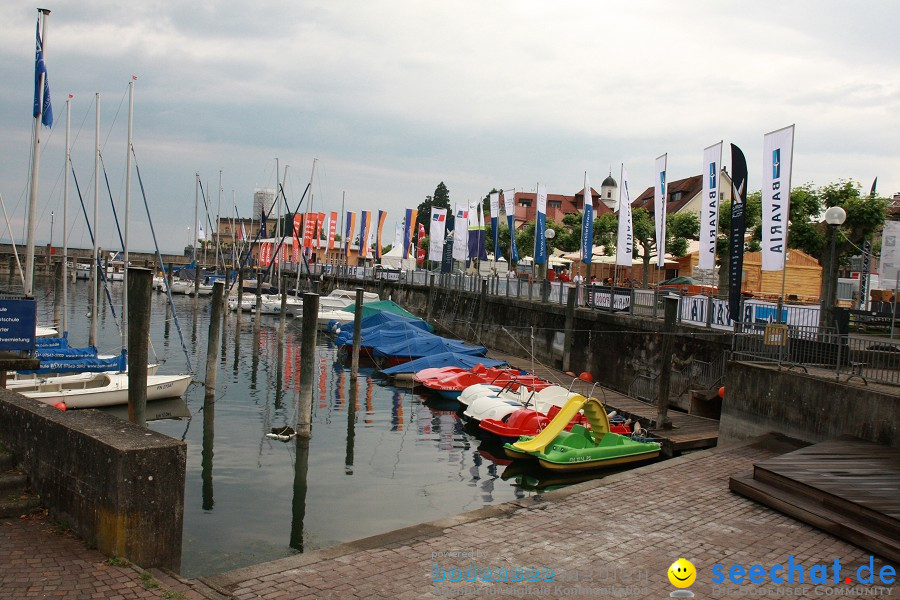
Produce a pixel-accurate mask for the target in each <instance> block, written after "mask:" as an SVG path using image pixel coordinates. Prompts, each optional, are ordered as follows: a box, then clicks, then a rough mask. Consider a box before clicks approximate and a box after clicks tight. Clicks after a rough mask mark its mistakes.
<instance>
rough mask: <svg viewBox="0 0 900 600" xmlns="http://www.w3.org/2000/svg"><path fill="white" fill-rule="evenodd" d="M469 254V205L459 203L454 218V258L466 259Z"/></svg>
mask: <svg viewBox="0 0 900 600" xmlns="http://www.w3.org/2000/svg"><path fill="white" fill-rule="evenodd" d="M468 254H469V205H468V204H457V205H456V212H455V213H454V218H453V258H454V259H455V260H466V258H467V257H468Z"/></svg>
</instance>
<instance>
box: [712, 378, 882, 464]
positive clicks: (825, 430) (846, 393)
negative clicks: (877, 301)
mask: <svg viewBox="0 0 900 600" xmlns="http://www.w3.org/2000/svg"><path fill="white" fill-rule="evenodd" d="M898 430H900V396H898V395H897V391H896V389H891V388H888V387H887V386H879V385H876V384H870V385H868V386H863V385H856V384H853V385H847V384H842V383H837V382H835V381H834V380H833V379H824V378H821V377H813V376H810V375H807V374H805V373H802V372H798V371H786V370H784V369H782V370H781V371H779V370H778V368H777V367H776V366H775V365H763V364H754V363H745V362H729V363H728V365H727V368H726V369H725V399H724V400H723V401H722V416H721V420H720V422H719V443H720V444H726V443H729V442H737V441H741V440H746V439H749V438H752V437H755V436H757V435H761V434H764V433H767V432H770V431H775V432H778V433H782V434H784V435H786V436H788V437H792V438H797V439H800V440H804V441H807V442H810V443H815V442H821V441H824V440H828V439H832V438H835V437H837V436H840V435H845V434H849V435H853V436H856V437H858V438H861V439H864V440H868V441H870V442H876V443H879V444H885V445H887V446H893V447H894V448H900V431H898Z"/></svg>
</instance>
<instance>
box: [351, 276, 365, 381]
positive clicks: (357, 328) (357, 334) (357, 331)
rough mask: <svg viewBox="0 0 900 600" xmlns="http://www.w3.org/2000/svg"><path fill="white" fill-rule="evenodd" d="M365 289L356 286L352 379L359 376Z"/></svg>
mask: <svg viewBox="0 0 900 600" xmlns="http://www.w3.org/2000/svg"><path fill="white" fill-rule="evenodd" d="M362 305H363V289H362V288H360V287H358V288H356V312H355V313H354V314H353V354H352V356H351V358H350V381H353V380H355V379H356V378H357V377H358V376H359V344H360V340H361V338H362Z"/></svg>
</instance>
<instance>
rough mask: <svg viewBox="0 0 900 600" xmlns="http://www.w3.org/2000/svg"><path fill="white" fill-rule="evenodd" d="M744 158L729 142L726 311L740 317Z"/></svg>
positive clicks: (743, 219) (744, 216) (745, 176)
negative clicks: (729, 221) (729, 204)
mask: <svg viewBox="0 0 900 600" xmlns="http://www.w3.org/2000/svg"><path fill="white" fill-rule="evenodd" d="M746 204H747V159H746V158H744V153H743V152H741V149H740V148H738V147H737V146H735V145H734V144H731V232H730V234H729V239H728V249H729V253H730V255H729V257H728V314H729V315H730V316H731V319H732V320H733V321H737V320H738V319H739V313H740V309H741V282H742V279H743V270H744V234H745V233H746V231H747V217H746V215H745V214H744V208H745V206H746Z"/></svg>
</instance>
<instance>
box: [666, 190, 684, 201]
mask: <svg viewBox="0 0 900 600" xmlns="http://www.w3.org/2000/svg"><path fill="white" fill-rule="evenodd" d="M682 196H684V192H675V193H674V194H672V195H671V196H669V202H678V201H679V200H681V198H682Z"/></svg>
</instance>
